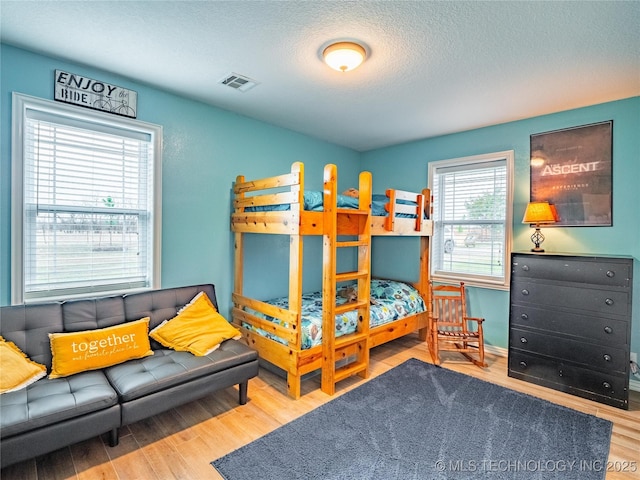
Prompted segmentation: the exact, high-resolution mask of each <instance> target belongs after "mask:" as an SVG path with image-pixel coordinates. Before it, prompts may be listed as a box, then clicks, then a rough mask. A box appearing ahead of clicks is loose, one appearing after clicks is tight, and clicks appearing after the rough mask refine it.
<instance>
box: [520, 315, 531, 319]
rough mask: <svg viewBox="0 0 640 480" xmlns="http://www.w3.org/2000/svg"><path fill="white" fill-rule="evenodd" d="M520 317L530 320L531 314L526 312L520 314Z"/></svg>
mask: <svg viewBox="0 0 640 480" xmlns="http://www.w3.org/2000/svg"><path fill="white" fill-rule="evenodd" d="M520 318H521V319H523V320H529V315H527V314H526V313H523V314H521V315H520Z"/></svg>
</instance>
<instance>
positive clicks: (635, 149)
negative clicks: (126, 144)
mask: <svg viewBox="0 0 640 480" xmlns="http://www.w3.org/2000/svg"><path fill="white" fill-rule="evenodd" d="M0 55H1V56H0V62H1V76H0V129H1V132H0V133H1V135H0V188H1V190H0V304H3V305H4V304H8V303H9V300H10V248H9V247H10V245H9V240H10V234H11V230H10V228H11V226H10V217H11V215H10V212H11V210H10V207H11V192H10V184H11V175H10V174H11V158H10V135H11V92H13V91H16V92H20V93H24V94H27V95H33V96H36V97H41V98H45V99H52V98H53V72H54V70H55V69H62V70H67V71H70V72H73V73H78V74H80V75H86V76H89V77H92V78H95V79H99V80H104V81H107V82H111V83H114V84H116V85H119V86H122V87H125V88H130V89H133V90H135V91H137V92H138V118H139V119H140V120H143V121H147V122H152V123H157V124H160V125H162V126H163V128H164V148H163V186H162V189H163V194H162V197H163V198H162V200H163V215H162V223H163V237H162V247H163V257H162V285H163V286H164V287H169V286H177V285H185V284H191V283H198V282H212V283H214V284H215V285H216V288H217V292H218V299H219V302H220V307H221V311H223V312H228V309H229V306H230V297H231V290H232V278H233V268H232V267H233V239H232V235H231V233H230V230H229V213H230V211H231V187H232V185H233V182H234V180H235V177H236V175H238V174H240V173H242V174H245V175H247V176H251V177H253V178H256V177H260V176H270V175H275V174H279V173H282V172H284V171H287V170H288V168H289V166H290V164H291V163H292V162H294V161H298V160H299V161H302V162H304V164H305V168H306V172H307V183H308V187H309V188H311V189H320V188H321V186H322V168H323V166H324V165H325V164H326V163H335V164H336V165H338V167H339V175H340V181H339V184H340V189H346V188H347V187H350V186H355V185H357V174H358V172H359V171H360V170H361V169H362V170H369V171H371V172H372V173H373V181H374V191H378V192H379V191H383V190H384V189H385V188H386V187H388V186H392V187H395V188H400V189H406V190H419V189H422V188H423V187H424V186H425V185H426V182H427V164H428V162H429V161H435V160H442V159H447V158H455V157H462V156H467V155H477V154H482V153H489V152H496V151H502V150H511V149H513V150H514V151H515V198H514V222H513V229H514V249H515V250H526V249H528V248H529V243H530V241H529V235H530V230H529V228H528V227H527V226H525V225H522V224H521V223H520V219H521V218H522V214H523V212H524V207H525V205H526V202H527V199H528V196H529V165H528V160H529V136H530V135H531V134H532V133H540V132H546V131H550V130H556V129H561V128H566V127H572V126H577V125H584V124H588V123H594V122H600V121H604V120H613V121H614V131H613V141H614V145H613V152H614V153H613V169H614V172H613V175H614V180H613V204H614V207H613V208H614V212H613V214H614V217H613V222H614V225H613V226H612V227H594V228H583V227H582V228H578V227H571V228H547V229H546V230H545V235H546V237H547V240H546V241H545V248H546V249H547V250H549V251H563V252H576V253H594V254H620V255H631V256H633V257H634V258H636V259H638V258H640V213H639V212H640V208H639V207H640V187H639V184H638V180H637V179H638V178H640V97H635V98H631V99H627V100H622V101H618V102H611V103H606V104H601V105H594V106H591V107H587V108H582V109H577V110H571V111H567V112H562V113H557V114H553V115H546V116H541V117H535V118H531V119H526V120H521V121H518V122H511V123H507V124H503V125H495V126H491V127H486V128H482V129H477V130H472V131H468V132H462V133H457V134H452V135H446V136H442V137H437V138H431V139H425V140H421V141H416V142H411V143H406V144H403V145H398V146H394V147H389V148H384V149H379V150H375V151H371V152H366V153H358V152H355V151H352V150H350V149H347V148H342V147H338V146H335V145H332V144H329V143H326V142H322V141H319V140H316V139H313V138H310V137H307V136H304V135H301V134H297V133H294V132H291V131H289V130H285V129H282V128H278V127H275V126H272V125H269V124H266V123H262V122H258V121H255V120H252V119H249V118H246V117H242V116H240V115H236V114H234V113H230V112H227V111H224V110H221V109H218V108H214V107H211V106H208V105H205V104H202V103H198V102H195V101H191V100H188V99H185V98H182V97H179V96H176V95H172V94H170V93H167V92H164V91H160V90H158V89H155V88H152V87H150V86H148V85H143V84H139V83H135V82H132V81H130V80H128V79H126V78H123V77H119V76H117V75H113V74H111V73H108V72H103V71H100V70H96V69H92V68H86V67H84V66H82V65H78V64H73V63H68V62H65V61H62V60H57V59H54V58H50V57H45V56H41V55H37V54H34V53H31V52H28V51H25V50H21V49H17V48H14V47H11V46H8V45H2V46H1V51H0ZM232 93H237V92H232ZM258 242H259V243H260V248H253V247H254V245H255V244H256V243H258ZM247 244H248V248H247V250H248V253H247V259H246V263H247V269H246V272H245V279H246V287H247V291H248V292H250V293H251V294H255V295H256V296H259V298H267V297H269V296H274V295H281V294H284V293H286V282H287V279H288V272H287V270H286V261H287V258H288V239H287V238H286V237H280V236H251V237H250V238H249V239H248V241H247ZM320 249H321V245H320V242H319V241H318V239H309V240H307V241H306V244H305V261H306V263H305V267H306V268H305V276H304V285H305V290H310V289H317V288H319V286H320V280H321V279H320V274H319V270H320V267H321V264H320V261H319V256H320ZM265 251H266V252H268V254H267V255H265V254H264V252H265ZM417 252H418V242H417V240H415V239H388V238H378V239H375V240H374V249H373V271H374V273H375V274H376V275H378V276H389V277H392V278H398V279H404V280H408V281H415V280H416V279H417V278H418V262H417V258H418V257H417V255H418V254H417ZM635 273H636V277H638V278H637V279H636V282H635V289H634V292H633V294H634V298H635V299H636V302H635V303H636V305H637V303H638V301H637V299H640V269H639V266H638V261H637V260H636V262H635ZM469 296H470V302H471V304H472V314H474V315H478V316H483V317H485V318H486V319H487V322H486V324H485V325H486V338H487V343H488V344H490V345H496V346H499V347H506V345H507V323H508V320H507V319H508V292H506V291H504V290H493V289H484V288H471V289H470V293H469ZM633 322H634V323H633V333H632V350H633V351H635V352H640V308H638V307H637V306H636V307H635V309H634V313H633Z"/></svg>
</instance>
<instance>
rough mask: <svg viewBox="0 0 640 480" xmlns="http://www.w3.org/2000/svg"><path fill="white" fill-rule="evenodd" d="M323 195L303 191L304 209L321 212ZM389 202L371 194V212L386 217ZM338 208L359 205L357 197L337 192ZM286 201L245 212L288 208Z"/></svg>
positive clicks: (401, 201)
mask: <svg viewBox="0 0 640 480" xmlns="http://www.w3.org/2000/svg"><path fill="white" fill-rule="evenodd" d="M323 202H324V195H323V193H322V192H319V191H313V190H311V191H306V192H304V209H305V210H307V211H310V212H321V211H322V208H323ZM388 202H389V198H388V197H387V196H386V195H380V194H378V195H375V194H374V195H372V196H371V213H372V215H374V216H376V217H386V216H387V215H388V213H387V211H386V210H385V208H384V206H385V205H386V204H387V203H388ZM398 203H400V204H404V205H414V206H417V203H415V202H410V201H407V200H398ZM337 204H338V208H354V209H357V208H358V206H359V203H358V199H357V198H354V197H349V196H347V195H342V194H339V195H338V198H337ZM289 209H290V206H289V204H288V203H285V204H281V205H265V206H262V207H247V208H246V209H245V211H247V212H268V211H277V210H289ZM398 217H405V218H415V215H407V214H398Z"/></svg>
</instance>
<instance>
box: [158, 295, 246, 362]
mask: <svg viewBox="0 0 640 480" xmlns="http://www.w3.org/2000/svg"><path fill="white" fill-rule="evenodd" d="M149 336H150V337H151V338H153V339H154V340H156V341H157V342H159V343H161V344H162V345H164V346H165V347H168V348H172V349H174V350H177V351H180V352H190V353H192V354H194V355H196V356H198V357H202V356H204V355H207V354H209V353H211V352H213V351H214V350H215V349H217V348H218V347H219V346H220V344H221V343H222V342H224V341H225V340H229V339H231V338H233V339H236V340H237V339H239V338H241V337H242V334H241V333H240V330H238V329H237V328H235V327H234V326H233V325H231V324H230V323H229V322H228V321H227V320H226V319H225V318H224V317H223V316H222V315H220V314H219V313H218V311H217V310H216V307H214V305H213V303H211V300H210V299H209V297H208V296H207V294H206V293H204V292H200V293H198V294H197V295H196V296H195V297H193V299H192V300H191V302H189V303H188V304H187V305H186V306H185V307H184V308H182V309H181V310H180V311H179V312H178V315H176V316H175V317H173V318H172V319H170V320H165V321H164V322H162V323H161V324H160V325H158V326H157V327H156V328H154V329H153V330H151V332H149Z"/></svg>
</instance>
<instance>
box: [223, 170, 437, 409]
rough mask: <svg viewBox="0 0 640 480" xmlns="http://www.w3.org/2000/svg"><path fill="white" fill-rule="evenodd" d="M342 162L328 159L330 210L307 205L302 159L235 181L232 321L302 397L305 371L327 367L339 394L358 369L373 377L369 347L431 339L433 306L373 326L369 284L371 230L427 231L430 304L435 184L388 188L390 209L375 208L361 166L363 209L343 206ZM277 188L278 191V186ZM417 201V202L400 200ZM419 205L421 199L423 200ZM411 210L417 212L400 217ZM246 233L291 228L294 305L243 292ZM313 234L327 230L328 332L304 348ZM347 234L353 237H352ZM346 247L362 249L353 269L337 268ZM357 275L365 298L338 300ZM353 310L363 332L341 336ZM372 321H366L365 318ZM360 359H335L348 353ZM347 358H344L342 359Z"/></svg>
mask: <svg viewBox="0 0 640 480" xmlns="http://www.w3.org/2000/svg"><path fill="white" fill-rule="evenodd" d="M337 183H338V182H337V168H336V166H335V165H327V166H325V169H324V190H323V211H321V212H317V211H307V210H304V165H303V164H302V163H300V162H296V163H294V164H293V165H292V167H291V171H290V173H286V174H283V175H278V176H274V177H269V178H263V179H258V180H252V181H247V180H246V179H245V177H244V176H242V175H239V176H238V177H237V179H236V183H235V185H234V187H233V191H234V212H233V214H232V216H231V229H232V231H233V232H234V236H235V279H234V291H233V304H234V308H233V313H232V316H233V322H234V324H235V325H236V326H237V327H238V328H240V329H241V331H242V332H243V336H244V338H245V340H246V342H247V344H248V345H250V346H251V347H253V348H254V349H256V350H257V351H258V353H259V355H260V357H261V358H262V359H264V360H266V361H268V362H270V363H272V364H273V365H275V366H277V367H279V368H281V369H283V370H284V371H285V372H286V374H287V388H288V393H289V395H290V396H291V397H293V398H299V397H300V392H301V378H302V376H303V375H305V374H307V373H309V372H312V371H315V370H318V369H320V370H321V371H322V380H321V388H322V391H324V392H325V393H328V394H330V395H332V394H333V393H334V392H335V384H336V383H337V382H339V381H340V380H342V379H343V378H346V377H348V376H351V375H353V374H358V375H360V376H361V377H363V378H366V377H367V376H368V368H369V350H370V349H371V348H373V347H375V346H377V345H381V344H383V343H386V342H388V341H391V340H393V339H396V338H399V337H401V336H404V335H407V334H409V333H412V332H415V331H419V333H420V338H421V339H422V340H426V338H427V328H428V313H427V312H423V313H419V314H415V315H411V316H408V317H404V318H401V319H398V320H395V321H393V322H391V323H386V324H384V325H380V326H378V327H374V328H369V305H370V303H369V285H370V281H371V274H370V262H371V237H372V236H418V237H420V279H419V281H418V282H417V283H416V284H414V286H415V287H416V289H417V290H418V292H419V293H420V295H421V296H422V297H423V299H424V301H425V305H427V306H428V305H429V302H428V300H429V274H428V272H429V269H428V256H429V237H430V235H431V234H432V232H433V224H432V221H431V220H429V219H428V218H429V210H430V194H429V190H423V191H422V192H421V193H411V192H406V191H400V190H387V192H386V195H387V197H388V198H389V202H388V203H387V204H386V205H385V209H386V210H387V211H388V215H387V216H384V217H381V216H372V215H371V174H370V173H369V172H362V173H361V174H360V178H359V186H358V187H359V188H358V204H359V208H358V209H343V208H338V207H337V206H336V205H337V198H338V189H337ZM274 189H277V190H278V191H277V192H276V193H272V192H273V191H274ZM403 200H410V201H412V202H414V203H415V205H407V204H403V203H399V202H401V201H403ZM281 204H285V205H288V206H289V209H288V210H278V211H253V209H251V208H248V207H261V206H268V205H281ZM416 205H417V206H416ZM399 214H411V215H413V216H415V218H402V217H398V215H399ZM246 233H258V234H260V233H262V234H280V235H289V237H290V253H289V293H288V298H289V307H288V309H282V308H279V307H276V306H274V305H271V304H268V303H266V302H263V301H260V300H256V299H252V298H249V297H247V296H245V295H244V293H243V275H244V238H243V235H244V234H246ZM307 235H322V236H323V272H322V285H323V287H322V291H323V307H322V310H323V313H322V317H323V320H322V322H323V326H322V330H323V337H322V345H319V346H316V347H312V348H309V349H302V348H301V338H302V335H301V333H302V332H301V328H300V325H301V321H302V315H301V307H302V299H301V297H302V293H303V292H302V259H303V255H302V254H303V238H304V237H305V236H307ZM345 239H346V240H345ZM340 248H355V249H356V250H357V258H358V261H357V263H358V267H357V270H356V271H353V272H337V270H336V255H337V251H338V249H340ZM352 280H355V281H357V282H358V289H357V291H358V297H357V299H355V301H352V302H348V303H347V304H346V305H336V288H337V287H336V286H337V284H338V283H340V282H346V281H352ZM247 309H249V310H254V311H256V312H260V313H262V314H264V315H268V316H271V317H274V318H278V319H280V320H281V321H282V324H277V323H273V322H270V321H268V320H265V319H262V318H260V317H258V316H256V315H253V314H252V313H250V311H247ZM350 310H358V327H357V330H356V332H354V333H352V334H348V335H343V336H340V337H337V338H336V336H335V316H336V315H337V314H339V313H344V312H346V311H350ZM365 320H366V321H365ZM243 323H244V324H248V325H250V326H251V327H253V328H259V329H262V330H264V331H267V332H269V333H271V334H273V335H276V336H278V337H280V338H282V339H284V340H285V341H286V342H288V344H287V345H284V344H282V343H279V342H277V341H275V340H272V339H270V338H267V337H265V336H262V335H260V334H259V333H257V332H255V331H254V330H252V329H250V328H245V327H244V326H243ZM352 358H355V360H354V361H352V362H351V363H348V364H346V365H343V366H341V367H337V366H336V362H340V361H341V360H343V362H344V359H352ZM343 362H342V363H343Z"/></svg>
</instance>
